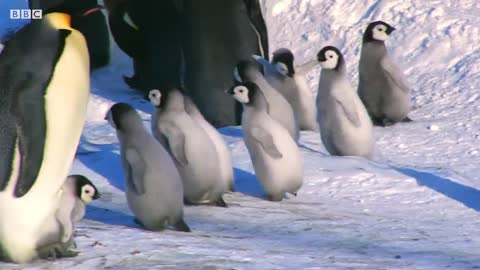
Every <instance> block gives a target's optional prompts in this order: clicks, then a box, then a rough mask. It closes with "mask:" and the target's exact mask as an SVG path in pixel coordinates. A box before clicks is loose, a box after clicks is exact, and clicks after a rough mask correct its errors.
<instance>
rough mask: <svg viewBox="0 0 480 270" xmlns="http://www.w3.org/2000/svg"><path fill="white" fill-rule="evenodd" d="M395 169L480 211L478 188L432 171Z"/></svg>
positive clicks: (479, 192)
mask: <svg viewBox="0 0 480 270" xmlns="http://www.w3.org/2000/svg"><path fill="white" fill-rule="evenodd" d="M396 169H397V170H398V171H399V172H401V173H403V174H405V175H408V176H410V177H413V178H415V179H416V180H417V183H418V184H419V185H421V186H427V187H429V188H430V189H433V190H435V191H437V192H439V193H441V194H443V195H445V196H447V197H449V198H451V199H453V200H456V201H458V202H461V203H462V204H464V205H465V206H466V207H469V208H471V209H474V210H476V211H480V190H478V189H475V188H472V187H469V186H465V185H462V184H459V183H457V182H454V181H452V180H450V179H447V178H443V177H440V176H438V175H435V174H433V173H428V172H421V171H416V170H413V169H407V168H396Z"/></svg>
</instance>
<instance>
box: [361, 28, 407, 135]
mask: <svg viewBox="0 0 480 270" xmlns="http://www.w3.org/2000/svg"><path fill="white" fill-rule="evenodd" d="M394 30H395V28H394V27H392V26H391V25H389V24H388V23H386V22H383V21H375V22H372V23H370V24H369V25H368V27H367V29H366V30H365V33H364V35H363V44H362V51H361V54H360V63H359V70H358V72H359V82H358V94H359V95H360V98H361V99H362V101H363V103H364V104H365V107H366V108H367V111H368V113H369V114H370V117H371V119H372V121H373V123H374V124H375V125H378V126H387V125H392V124H395V123H397V122H410V121H412V120H411V119H410V118H409V117H408V113H409V112H410V107H411V105H410V86H409V85H408V82H407V80H406V79H405V78H404V75H403V72H402V71H401V70H400V69H399V68H398V67H397V65H396V64H395V62H394V61H393V60H392V59H391V58H390V56H389V55H388V52H387V47H386V46H385V41H386V40H387V39H388V38H389V36H390V34H391V33H392V32H393V31H394Z"/></svg>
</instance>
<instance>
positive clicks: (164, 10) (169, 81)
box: [105, 0, 182, 93]
mask: <svg viewBox="0 0 480 270" xmlns="http://www.w3.org/2000/svg"><path fill="white" fill-rule="evenodd" d="M105 5H106V7H107V9H108V11H109V15H108V20H109V25H110V30H111V32H112V36H113V38H114V39H115V42H116V43H117V45H118V46H119V48H120V49H121V50H122V51H123V52H125V53H126V54H127V55H128V56H129V57H131V58H132V60H133V71H134V74H133V76H132V77H125V76H124V80H125V82H126V83H127V84H128V85H129V86H130V87H131V88H133V89H137V90H141V91H143V92H144V93H148V91H150V90H151V89H153V88H160V89H164V88H170V87H173V86H177V85H181V64H182V59H181V57H182V55H181V50H182V44H181V28H180V26H181V25H180V23H181V22H180V20H181V17H180V14H179V11H178V9H177V6H176V5H175V3H174V0H162V1H158V0H142V1H128V0H127V1H126V0H108V1H105Z"/></svg>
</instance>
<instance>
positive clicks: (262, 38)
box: [244, 0, 269, 60]
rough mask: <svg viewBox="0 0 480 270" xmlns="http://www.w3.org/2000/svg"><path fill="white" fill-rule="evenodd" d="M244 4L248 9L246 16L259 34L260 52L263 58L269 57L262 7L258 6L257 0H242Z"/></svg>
mask: <svg viewBox="0 0 480 270" xmlns="http://www.w3.org/2000/svg"><path fill="white" fill-rule="evenodd" d="M244 1H245V6H246V7H247V10H248V17H249V18H250V22H251V23H252V25H253V27H254V28H255V31H256V32H257V35H258V36H259V37H258V38H259V42H260V48H259V49H260V53H261V54H262V57H263V58H265V59H267V60H268V59H269V50H268V32H267V25H266V23H265V19H264V18H263V15H262V8H261V6H260V2H259V0H244Z"/></svg>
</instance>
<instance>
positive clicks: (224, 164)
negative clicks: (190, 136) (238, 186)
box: [184, 94, 235, 192]
mask: <svg viewBox="0 0 480 270" xmlns="http://www.w3.org/2000/svg"><path fill="white" fill-rule="evenodd" d="M184 104H185V112H186V113H187V114H188V115H190V117H192V119H193V120H194V121H196V122H197V123H198V124H199V125H200V126H201V127H202V128H203V130H204V131H205V132H206V133H207V135H208V136H209V137H210V139H211V140H212V142H213V143H214V145H215V149H216V150H217V153H218V156H219V162H220V163H219V164H218V165H219V167H220V168H221V170H222V176H221V179H222V181H223V182H224V183H225V184H227V185H228V189H229V190H230V191H232V192H233V191H234V185H235V183H234V180H233V166H232V155H231V154H230V150H229V149H228V147H227V144H226V143H225V140H224V139H223V138H222V136H221V135H220V133H219V132H218V131H217V129H216V128H214V127H213V126H212V125H211V124H210V123H209V122H208V121H207V120H205V118H204V117H203V115H202V113H201V112H200V110H199V109H198V108H197V106H196V105H195V103H194V102H193V100H192V99H191V98H190V96H188V95H186V94H184Z"/></svg>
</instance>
